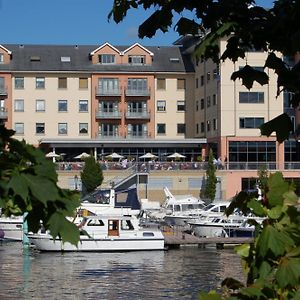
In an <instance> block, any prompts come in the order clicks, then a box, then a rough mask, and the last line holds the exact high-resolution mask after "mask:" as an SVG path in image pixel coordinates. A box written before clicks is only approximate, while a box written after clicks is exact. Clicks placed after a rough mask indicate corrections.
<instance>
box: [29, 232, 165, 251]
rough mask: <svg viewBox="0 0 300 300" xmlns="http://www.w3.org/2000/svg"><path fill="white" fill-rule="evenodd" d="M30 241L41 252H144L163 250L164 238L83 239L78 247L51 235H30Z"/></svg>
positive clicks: (158, 236)
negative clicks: (54, 238)
mask: <svg viewBox="0 0 300 300" xmlns="http://www.w3.org/2000/svg"><path fill="white" fill-rule="evenodd" d="M28 237H29V241H30V242H31V243H32V244H34V245H35V246H36V248H37V249H38V250H40V251H86V252H91V251H93V252H108V251H142V250H163V249H164V238H163V236H162V235H157V236H154V237H151V238H149V239H145V238H142V237H140V238H139V237H136V238H120V237H108V238H103V239H92V238H88V237H82V238H81V239H80V241H79V243H78V245H77V247H76V246H74V245H72V244H70V243H68V242H66V243H63V242H62V241H61V240H59V239H56V240H53V238H52V237H51V236H49V235H44V236H43V235H40V234H29V235H28Z"/></svg>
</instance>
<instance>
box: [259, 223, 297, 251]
mask: <svg viewBox="0 0 300 300" xmlns="http://www.w3.org/2000/svg"><path fill="white" fill-rule="evenodd" d="M293 245H294V241H293V240H292V239H291V238H290V237H289V235H288V234H286V233H285V232H281V231H278V230H276V229H275V228H274V227H272V226H271V225H266V226H265V227H264V228H263V230H262V233H261V234H260V236H259V237H258V240H257V250H258V252H257V255H259V256H262V257H265V256H266V255H270V254H271V255H272V254H273V255H274V256H276V257H277V256H279V255H283V254H284V253H285V251H286V249H287V248H288V247H291V246H293ZM269 252H271V253H269Z"/></svg>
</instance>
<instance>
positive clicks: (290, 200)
mask: <svg viewBox="0 0 300 300" xmlns="http://www.w3.org/2000/svg"><path fill="white" fill-rule="evenodd" d="M283 203H284V205H287V206H296V205H297V204H298V197H297V195H296V194H295V192H293V191H288V192H286V193H284V194H283Z"/></svg>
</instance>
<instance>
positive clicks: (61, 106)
mask: <svg viewBox="0 0 300 300" xmlns="http://www.w3.org/2000/svg"><path fill="white" fill-rule="evenodd" d="M58 111H68V100H58Z"/></svg>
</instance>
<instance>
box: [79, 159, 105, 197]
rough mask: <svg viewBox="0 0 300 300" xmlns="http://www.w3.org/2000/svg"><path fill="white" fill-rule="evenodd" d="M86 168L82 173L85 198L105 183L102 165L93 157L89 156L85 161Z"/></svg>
mask: <svg viewBox="0 0 300 300" xmlns="http://www.w3.org/2000/svg"><path fill="white" fill-rule="evenodd" d="M84 162H85V164H84V168H83V170H82V172H81V173H80V176H81V182H82V186H83V196H84V195H85V193H90V192H92V191H94V190H95V189H96V187H98V186H99V185H101V183H102V181H103V173H102V169H101V167H100V165H99V164H98V163H97V162H96V161H95V158H94V157H93V156H89V157H87V158H85V160H84Z"/></svg>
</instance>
